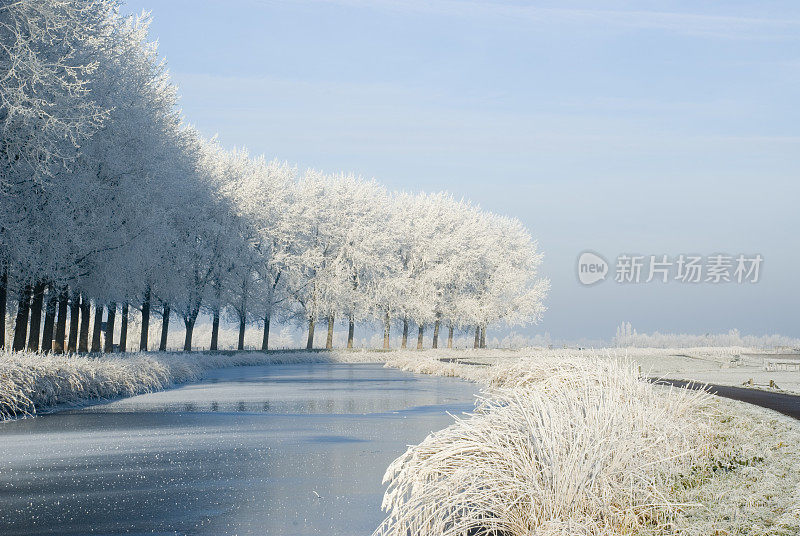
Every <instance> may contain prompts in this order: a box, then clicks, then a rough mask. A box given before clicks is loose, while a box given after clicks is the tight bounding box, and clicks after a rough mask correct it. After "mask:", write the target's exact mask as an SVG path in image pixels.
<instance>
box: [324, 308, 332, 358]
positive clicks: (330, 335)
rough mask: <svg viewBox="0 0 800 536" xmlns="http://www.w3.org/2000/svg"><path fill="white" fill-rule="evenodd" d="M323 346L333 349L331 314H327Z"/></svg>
mask: <svg viewBox="0 0 800 536" xmlns="http://www.w3.org/2000/svg"><path fill="white" fill-rule="evenodd" d="M325 348H326V349H328V350H331V349H333V315H330V316H328V337H327V338H326V339H325Z"/></svg>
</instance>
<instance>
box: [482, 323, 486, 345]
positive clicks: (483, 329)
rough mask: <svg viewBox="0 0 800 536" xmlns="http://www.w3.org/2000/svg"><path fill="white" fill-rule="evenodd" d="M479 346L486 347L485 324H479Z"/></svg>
mask: <svg viewBox="0 0 800 536" xmlns="http://www.w3.org/2000/svg"><path fill="white" fill-rule="evenodd" d="M481 348H486V326H481Z"/></svg>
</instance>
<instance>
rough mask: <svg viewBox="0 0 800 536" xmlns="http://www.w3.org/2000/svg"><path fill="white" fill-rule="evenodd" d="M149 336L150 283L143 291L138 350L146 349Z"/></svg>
mask: <svg viewBox="0 0 800 536" xmlns="http://www.w3.org/2000/svg"><path fill="white" fill-rule="evenodd" d="M149 336H150V285H148V286H147V288H146V289H145V291H144V300H143V301H142V332H141V333H140V334H139V351H140V352H146V351H147V343H148V341H147V338H148V337H149Z"/></svg>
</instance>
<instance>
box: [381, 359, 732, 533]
mask: <svg viewBox="0 0 800 536" xmlns="http://www.w3.org/2000/svg"><path fill="white" fill-rule="evenodd" d="M551 354H552V352H543V353H540V354H538V355H531V354H529V355H528V356H527V357H518V358H517V359H506V360H500V361H498V362H497V364H495V365H494V366H486V367H481V366H475V365H473V366H467V365H458V364H454V363H452V362H444V363H442V362H439V364H436V362H435V361H436V360H418V361H417V363H416V366H414V367H411V365H410V364H409V363H408V362H406V360H407V359H408V358H407V356H404V355H402V354H399V355H396V356H394V357H393V358H390V364H393V365H398V366H401V367H405V368H414V369H416V371H417V372H429V373H442V374H445V375H455V376H462V375H466V376H469V377H471V379H474V380H479V381H483V382H485V383H486V385H487V389H486V390H485V391H484V393H483V396H482V398H481V399H480V400H479V403H478V405H477V408H476V410H475V412H474V413H473V414H471V415H469V416H467V417H465V418H456V420H455V423H454V424H453V425H451V426H450V427H448V428H446V429H444V430H441V431H439V432H435V433H433V434H431V435H430V436H428V437H427V438H426V439H425V440H424V441H423V442H422V443H420V444H419V445H417V446H413V447H410V448H409V449H408V450H407V451H406V452H405V454H403V455H402V456H400V457H399V458H398V459H397V460H395V461H394V462H393V463H392V464H391V466H390V467H389V468H388V470H387V472H386V475H385V477H384V481H385V482H388V484H389V487H388V490H387V492H386V495H385V497H384V501H383V507H384V509H386V510H387V512H388V517H387V519H386V520H385V522H384V523H383V524H382V525H381V526H380V527H379V528H378V529H377V530H376V531H375V535H376V536H389V535H391V536H401V535H402V536H405V535H408V534H414V535H419V536H424V535H437V536H450V535H452V536H455V535H474V536H477V535H520V536H521V535H526V536H529V535H534V534H535V535H541V536H546V535H564V536H566V535H593V536H594V535H618V534H619V535H622V534H644V533H661V532H662V531H664V530H666V529H668V528H669V526H670V523H671V521H672V519H673V518H674V517H675V515H676V513H678V512H679V510H680V509H681V508H682V507H684V506H685V505H682V504H680V503H678V502H676V501H675V500H674V499H672V497H673V496H674V493H673V492H672V491H673V490H674V489H675V486H685V485H687V482H690V481H691V479H692V478H694V476H693V475H699V474H706V473H704V472H703V471H702V470H701V469H703V468H708V467H709V466H711V465H713V464H715V463H716V461H715V460H717V459H718V458H722V457H725V456H726V455H728V454H729V453H728V452H722V451H721V449H722V448H723V447H722V446H721V444H722V443H721V442H719V441H718V440H717V437H716V435H717V432H716V430H715V426H714V422H715V416H714V414H713V412H712V411H711V410H710V409H709V405H708V397H709V395H707V394H705V393H703V392H698V391H688V390H677V389H667V388H663V387H657V386H654V385H652V384H650V383H647V382H645V381H642V380H640V379H639V377H638V370H636V367H634V366H633V365H632V364H631V363H628V362H625V361H619V360H616V359H609V358H607V357H599V356H587V355H577V354H570V355H568V354H562V355H560V356H559V358H558V359H554V356H553V355H551ZM687 479H688V480H687Z"/></svg>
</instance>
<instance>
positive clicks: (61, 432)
mask: <svg viewBox="0 0 800 536" xmlns="http://www.w3.org/2000/svg"><path fill="white" fill-rule="evenodd" d="M476 390H477V387H476V386H474V385H472V384H468V383H465V382H462V381H460V380H456V379H452V378H441V377H434V376H418V375H411V374H407V373H403V372H399V371H397V370H393V369H385V368H383V367H381V366H380V365H339V364H317V365H285V366H284V365H281V366H277V365H273V366H266V367H241V368H234V369H220V370H217V371H212V372H210V373H209V374H208V377H207V380H206V381H204V382H203V383H202V384H194V385H185V386H182V387H180V388H177V389H173V390H170V391H165V392H160V393H152V394H147V395H141V396H137V397H133V398H129V399H123V400H118V401H115V402H111V403H108V404H103V405H97V406H93V407H89V408H84V409H81V410H73V411H69V412H63V413H58V414H53V415H45V416H41V417H37V418H35V419H24V420H19V421H14V422H9V423H6V424H4V425H2V427H1V428H0V504H2V505H3V508H2V509H1V510H0V533H2V534H18V535H24V534H85V533H88V532H94V533H98V534H121V533H125V534H144V533H147V534H153V533H155V534H175V533H178V534H213V535H223V534H282V535H291V534H298V535H301V534H302V535H304V534H328V535H338V534H341V535H344V534H347V535H368V534H370V533H371V532H372V530H373V529H374V528H375V527H376V526H377V525H378V524H379V523H380V521H381V520H382V519H383V515H382V513H381V511H380V501H381V497H382V494H383V489H384V488H383V486H382V485H381V477H382V476H383V472H384V470H385V469H386V467H387V466H388V465H389V463H390V462H391V461H392V460H393V459H394V458H395V457H397V456H398V455H399V454H401V453H402V452H403V451H404V450H405V447H406V445H408V444H412V443H417V442H419V441H421V440H422V439H423V438H424V437H425V436H426V435H427V434H428V433H430V432H432V431H434V430H439V429H441V428H443V427H445V426H447V425H448V424H450V422H451V421H452V419H451V418H450V417H449V416H448V415H446V411H449V412H456V413H458V412H462V411H468V410H470V409H471V408H472V399H473V395H474V393H475V392H476Z"/></svg>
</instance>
